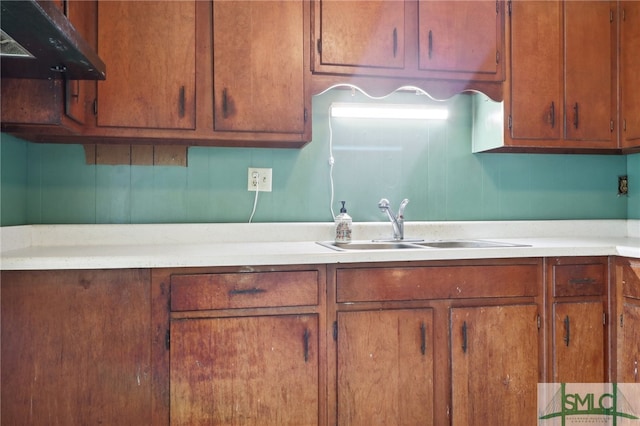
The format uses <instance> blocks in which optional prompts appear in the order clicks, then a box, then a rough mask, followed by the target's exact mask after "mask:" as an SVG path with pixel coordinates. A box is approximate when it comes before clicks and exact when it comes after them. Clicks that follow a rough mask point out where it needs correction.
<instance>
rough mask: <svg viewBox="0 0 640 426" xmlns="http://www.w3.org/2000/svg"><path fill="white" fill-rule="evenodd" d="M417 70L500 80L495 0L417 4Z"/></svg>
mask: <svg viewBox="0 0 640 426" xmlns="http://www.w3.org/2000/svg"><path fill="white" fill-rule="evenodd" d="M418 21H419V25H418V28H419V43H418V45H419V58H420V59H419V67H420V70H425V71H446V72H455V73H462V74H463V75H465V74H466V75H467V76H469V77H471V78H473V79H479V80H501V79H503V78H504V76H503V71H502V70H503V66H502V62H503V59H502V55H504V52H503V45H504V40H503V22H504V20H503V19H502V8H501V3H500V2H498V1H495V0H480V1H478V0H475V1H454V2H452V1H433V0H422V1H419V2H418Z"/></svg>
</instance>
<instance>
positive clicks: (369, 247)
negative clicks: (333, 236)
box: [318, 241, 422, 251]
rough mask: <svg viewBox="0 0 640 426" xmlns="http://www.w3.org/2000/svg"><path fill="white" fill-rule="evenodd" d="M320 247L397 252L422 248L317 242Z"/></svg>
mask: <svg viewBox="0 0 640 426" xmlns="http://www.w3.org/2000/svg"><path fill="white" fill-rule="evenodd" d="M318 244H320V245H321V246H325V247H328V248H330V249H333V250H338V251H348V250H398V249H420V248H422V247H419V246H415V245H413V244H408V243H403V242H375V241H356V242H352V243H336V242H333V241H321V242H318Z"/></svg>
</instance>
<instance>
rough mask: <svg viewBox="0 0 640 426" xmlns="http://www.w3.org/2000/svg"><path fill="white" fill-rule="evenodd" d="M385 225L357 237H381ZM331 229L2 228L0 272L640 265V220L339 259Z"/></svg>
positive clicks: (499, 233) (507, 231)
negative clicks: (568, 259) (498, 262)
mask: <svg viewBox="0 0 640 426" xmlns="http://www.w3.org/2000/svg"><path fill="white" fill-rule="evenodd" d="M390 233H391V226H390V225H389V224H388V223H385V222H375V223H373V222H371V223H370V222H368V223H355V224H354V228H353V235H354V238H356V239H358V240H367V241H370V240H371V239H384V238H388V237H389V236H390ZM332 237H333V223H253V224H238V223H233V224H151V225H26V226H13V227H2V228H0V269H2V270H38V269H40V270H47V269H117V268H162V267H190V266H250V265H256V266H257V265H293V264H318V263H320V264H325V263H352V262H388V261H410V260H413V261H417V260H452V259H479V258H509V257H556V256H609V255H619V256H625V257H636V258H640V221H638V220H594V221H589V220H578V221H574V220H567V221H506V222H505V221H492V222H408V223H406V224H405V237H406V238H421V239H424V240H441V239H447V240H448V239H488V240H492V241H499V242H506V243H514V244H525V245H527V247H498V248H458V249H436V248H424V249H402V250H358V251H356V250H354V251H342V252H340V251H335V250H332V249H330V248H327V247H324V246H321V245H319V244H317V243H316V242H317V241H330V240H331V239H332Z"/></svg>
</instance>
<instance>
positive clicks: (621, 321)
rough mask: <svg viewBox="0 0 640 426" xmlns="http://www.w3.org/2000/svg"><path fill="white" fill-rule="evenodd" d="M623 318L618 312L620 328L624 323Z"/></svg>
mask: <svg viewBox="0 0 640 426" xmlns="http://www.w3.org/2000/svg"><path fill="white" fill-rule="evenodd" d="M623 318H624V317H623V316H622V314H620V328H622V325H623V323H624V320H623Z"/></svg>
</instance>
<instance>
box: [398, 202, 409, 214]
mask: <svg viewBox="0 0 640 426" xmlns="http://www.w3.org/2000/svg"><path fill="white" fill-rule="evenodd" d="M407 204H409V199H408V198H405V199H404V200H402V202H401V203H400V207H399V208H398V217H402V216H403V215H404V208H405V207H407Z"/></svg>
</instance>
